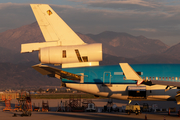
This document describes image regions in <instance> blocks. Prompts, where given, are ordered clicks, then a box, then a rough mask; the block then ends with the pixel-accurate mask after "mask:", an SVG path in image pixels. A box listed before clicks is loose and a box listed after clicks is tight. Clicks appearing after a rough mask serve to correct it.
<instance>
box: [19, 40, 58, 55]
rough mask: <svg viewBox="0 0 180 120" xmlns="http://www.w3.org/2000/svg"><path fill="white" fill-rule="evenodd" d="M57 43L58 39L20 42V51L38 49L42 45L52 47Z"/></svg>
mask: <svg viewBox="0 0 180 120" xmlns="http://www.w3.org/2000/svg"><path fill="white" fill-rule="evenodd" d="M58 45H59V44H58V41H55V42H40V43H26V44H21V53H27V52H33V51H38V50H40V49H41V48H43V47H52V46H58Z"/></svg>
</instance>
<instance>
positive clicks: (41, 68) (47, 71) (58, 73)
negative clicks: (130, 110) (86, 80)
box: [32, 64, 81, 80]
mask: <svg viewBox="0 0 180 120" xmlns="http://www.w3.org/2000/svg"><path fill="white" fill-rule="evenodd" d="M32 68H34V69H35V70H37V71H38V72H39V73H41V74H42V75H48V76H50V77H56V78H59V79H60V78H65V79H68V80H80V79H81V76H80V75H76V74H73V73H69V72H66V71H63V70H61V69H57V68H54V67H50V66H47V65H41V64H37V65H34V66H32Z"/></svg>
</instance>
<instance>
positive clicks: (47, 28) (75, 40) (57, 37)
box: [30, 4, 84, 45]
mask: <svg viewBox="0 0 180 120" xmlns="http://www.w3.org/2000/svg"><path fill="white" fill-rule="evenodd" d="M30 5H31V8H32V10H33V12H34V15H35V17H36V20H37V22H38V24H39V27H40V29H41V31H42V34H43V36H44V38H45V40H46V42H52V41H59V44H60V45H81V44H84V42H83V40H82V39H81V38H80V37H79V36H78V35H77V34H76V33H75V32H74V31H73V30H72V29H71V28H70V27H69V26H68V25H67V24H66V23H65V22H64V21H63V19H62V18H60V17H59V16H58V14H57V13H56V12H55V11H54V10H53V9H52V8H51V7H50V6H49V5H47V4H30Z"/></svg>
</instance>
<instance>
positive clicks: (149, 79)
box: [21, 4, 180, 103]
mask: <svg viewBox="0 0 180 120" xmlns="http://www.w3.org/2000/svg"><path fill="white" fill-rule="evenodd" d="M31 8H32V10H33V12H34V14H35V17H36V19H37V22H38V24H39V27H40V29H41V31H42V34H43V36H44V38H45V41H46V42H42V43H26V44H22V45H21V53H25V52H33V51H39V60H40V61H41V63H40V64H37V65H34V66H32V67H33V68H34V69H35V70H37V71H38V72H40V73H41V74H42V75H48V76H50V77H56V78H58V79H61V81H62V85H63V86H66V87H69V88H73V89H76V90H80V91H83V92H87V93H91V94H94V95H96V96H105V97H109V98H116V99H122V100H175V98H176V101H177V103H179V99H180V98H179V94H178V91H179V89H180V64H134V65H129V64H128V63H119V65H112V66H99V61H101V60H102V44H101V43H95V44H87V43H84V41H83V40H82V39H81V38H79V36H78V35H77V34H76V33H75V32H74V31H73V30H72V29H71V28H70V27H69V26H68V25H67V24H66V23H65V22H64V21H63V20H62V19H61V18H60V17H59V16H58V15H57V14H56V12H55V11H54V10H53V9H52V8H51V7H50V6H49V5H46V4H31ZM43 64H54V65H62V69H58V68H55V67H50V66H48V65H43Z"/></svg>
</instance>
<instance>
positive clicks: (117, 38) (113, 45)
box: [0, 22, 180, 89]
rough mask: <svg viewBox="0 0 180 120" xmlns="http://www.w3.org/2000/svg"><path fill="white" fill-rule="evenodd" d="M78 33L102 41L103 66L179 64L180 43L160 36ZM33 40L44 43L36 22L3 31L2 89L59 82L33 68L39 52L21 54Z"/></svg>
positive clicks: (0, 41)
mask: <svg viewBox="0 0 180 120" xmlns="http://www.w3.org/2000/svg"><path fill="white" fill-rule="evenodd" d="M77 34H78V35H79V37H80V38H81V39H82V40H83V41H84V42H86V43H102V45H103V61H101V62H100V65H112V64H118V63H120V62H128V63H130V64H140V63H147V64H148V63H180V54H179V51H180V43H178V44H176V45H174V46H171V47H170V46H168V45H166V44H165V43H163V42H162V41H160V40H157V39H150V38H146V37H145V36H142V35H140V36H133V35H130V34H128V33H122V32H113V31H104V32H102V33H99V34H96V35H95V34H82V33H77ZM33 42H44V38H43V35H42V33H41V31H40V29H39V26H38V24H37V22H34V23H32V24H29V25H25V26H22V27H20V28H17V29H11V30H7V31H5V32H2V33H0V56H1V57H0V67H1V69H0V74H1V78H0V80H1V84H0V89H7V88H13V86H14V87H15V88H23V87H25V88H27V87H30V86H35V87H40V86H47V85H50V86H54V85H57V84H59V80H54V79H53V80H52V78H51V79H49V78H48V77H46V76H42V75H40V74H39V73H38V72H36V71H35V70H33V69H32V68H31V66H32V65H34V64H38V63H39V61H38V57H37V56H38V55H37V52H34V53H28V54H20V49H21V44H23V43H33ZM2 68H3V69H2ZM37 81H38V82H37Z"/></svg>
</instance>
